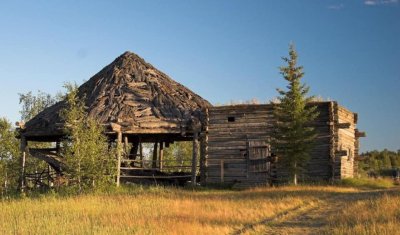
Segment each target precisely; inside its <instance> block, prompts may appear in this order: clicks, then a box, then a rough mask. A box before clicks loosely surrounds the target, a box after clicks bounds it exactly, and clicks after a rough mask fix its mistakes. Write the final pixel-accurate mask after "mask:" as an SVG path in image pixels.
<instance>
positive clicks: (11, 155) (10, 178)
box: [0, 118, 19, 195]
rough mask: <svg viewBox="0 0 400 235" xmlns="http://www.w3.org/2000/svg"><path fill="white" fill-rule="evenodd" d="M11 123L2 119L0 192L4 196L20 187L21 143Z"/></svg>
mask: <svg viewBox="0 0 400 235" xmlns="http://www.w3.org/2000/svg"><path fill="white" fill-rule="evenodd" d="M15 134H16V133H15V130H13V129H12V125H11V123H10V122H9V121H8V120H7V119H5V118H0V183H1V185H0V191H1V194H2V195H4V194H6V193H7V192H9V191H10V190H11V189H16V186H17V185H18V177H19V171H18V170H17V169H18V165H17V164H18V162H17V160H18V155H19V142H18V140H17V139H16V138H15Z"/></svg>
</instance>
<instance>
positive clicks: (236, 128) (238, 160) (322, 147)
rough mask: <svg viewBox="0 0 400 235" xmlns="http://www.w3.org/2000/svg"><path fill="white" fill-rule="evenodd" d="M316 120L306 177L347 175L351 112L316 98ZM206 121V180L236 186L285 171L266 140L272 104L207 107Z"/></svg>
mask: <svg viewBox="0 0 400 235" xmlns="http://www.w3.org/2000/svg"><path fill="white" fill-rule="evenodd" d="M312 105H316V106H317V111H318V112H319V116H318V118H317V119H316V120H315V121H314V122H313V123H312V126H313V127H314V128H315V130H316V131H317V133H318V136H317V138H316V142H315V146H314V148H313V150H312V152H311V159H310V161H309V162H308V166H307V170H306V174H305V175H304V176H303V178H304V180H307V181H327V180H330V179H333V178H334V179H342V178H347V177H353V176H354V174H355V164H356V163H355V161H354V159H355V157H356V156H357V155H358V149H359V141H358V138H359V137H361V136H363V135H364V134H363V133H360V132H358V130H357V128H356V124H357V114H356V113H353V112H351V111H349V110H347V109H346V108H344V107H342V106H340V105H338V104H337V102H333V101H332V102H316V103H313V104H312ZM206 120H207V123H206V126H207V127H206V136H207V137H206V140H207V151H206V157H205V159H206V163H205V165H206V167H205V169H206V172H205V174H206V183H208V184H213V183H218V184H219V183H224V184H232V185H236V186H238V187H247V186H254V185H266V184H270V183H271V182H273V181H277V182H279V181H280V179H282V178H283V176H284V175H285V169H282V168H281V167H280V165H279V156H274V155H273V152H272V151H271V148H270V146H269V144H268V142H269V139H270V135H271V132H272V130H273V123H274V117H273V105H272V104H267V105H235V106H220V107H211V108H209V109H208V115H207V119H206Z"/></svg>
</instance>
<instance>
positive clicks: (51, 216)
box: [0, 186, 400, 234]
mask: <svg viewBox="0 0 400 235" xmlns="http://www.w3.org/2000/svg"><path fill="white" fill-rule="evenodd" d="M0 211H1V216H0V234H266V233H267V234H269V233H275V234H321V233H325V234H332V233H333V234H399V233H400V231H399V230H398V228H400V191H399V190H398V189H396V188H392V189H373V190H371V189H369V190H366V189H355V188H350V187H330V186H298V187H294V186H287V187H278V188H256V189H251V190H246V191H232V190H209V189H207V190H205V189H199V190H189V189H175V188H163V187H150V188H141V187H136V188H122V189H120V190H119V191H118V192H113V193H109V194H107V193H102V194H91V195H81V196H73V197H60V196H56V195H53V196H52V195H46V196H42V197H39V198H34V199H29V198H24V199H9V200H3V201H1V202H0Z"/></svg>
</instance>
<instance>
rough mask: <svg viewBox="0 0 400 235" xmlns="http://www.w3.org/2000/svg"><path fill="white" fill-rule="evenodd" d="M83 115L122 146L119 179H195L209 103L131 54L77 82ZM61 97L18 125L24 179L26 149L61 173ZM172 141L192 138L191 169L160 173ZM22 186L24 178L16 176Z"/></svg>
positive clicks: (62, 124) (111, 140)
mask: <svg viewBox="0 0 400 235" xmlns="http://www.w3.org/2000/svg"><path fill="white" fill-rule="evenodd" d="M79 96H80V97H84V101H85V106H86V107H87V112H88V116H89V117H92V118H95V119H96V120H98V121H100V123H102V124H103V125H104V126H105V128H106V135H107V136H108V138H109V140H110V143H112V142H116V143H117V145H120V146H121V147H122V146H123V148H120V149H123V150H124V151H123V152H120V153H119V154H118V171H119V174H118V175H119V176H118V179H117V184H119V183H120V181H121V180H128V179H142V178H151V179H156V178H162V179H166V178H173V177H177V178H183V179H188V180H191V181H192V183H193V184H195V183H196V178H197V174H198V167H197V158H198V156H197V155H198V150H197V143H198V137H199V133H200V132H201V122H202V119H203V116H202V110H203V109H205V108H209V107H211V105H210V103H209V102H208V101H206V100H204V99H203V98H201V97H200V96H198V95H197V94H195V93H194V92H192V91H191V90H189V89H188V88H186V87H184V86H183V85H181V84H179V83H177V82H175V81H174V80H172V79H171V78H169V77H168V76H167V75H165V74H164V73H162V72H160V71H159V70H157V69H156V68H154V67H153V66H152V65H151V64H149V63H146V62H145V61H144V60H143V59H142V58H140V57H139V56H137V55H136V54H134V53H131V52H126V53H124V54H122V55H121V56H120V57H118V58H117V59H115V61H113V62H112V63H111V64H109V65H108V66H106V67H105V68H103V69H102V70H101V71H100V72H99V73H97V74H96V75H94V76H93V77H92V78H90V80H89V81H87V82H86V83H84V84H83V85H82V86H80V87H79ZM64 107H66V102H65V101H61V102H59V103H57V104H55V105H53V106H51V107H49V108H47V109H45V110H44V111H42V112H41V113H39V114H38V115H37V116H36V117H34V118H33V119H32V120H30V121H29V122H27V123H26V125H25V126H21V128H20V139H21V150H22V157H21V159H22V160H21V175H22V176H23V177H22V179H25V176H26V173H25V158H26V156H27V155H26V153H28V152H29V153H30V156H32V157H36V158H39V159H42V160H44V161H46V162H47V163H48V164H49V165H50V166H51V167H52V169H53V170H54V171H56V172H57V173H59V174H61V171H62V168H63V166H62V165H63V163H62V162H63V159H62V156H60V155H59V148H60V141H61V140H62V139H63V138H64V137H65V131H64V123H63V120H62V118H61V117H60V111H61V110H62V109H63V108H64ZM29 141H35V142H38V141H39V142H50V143H55V144H53V145H55V146H57V147H56V148H53V149H29V148H28V142H29ZM175 141H193V143H194V146H195V147H196V148H195V149H194V151H193V153H194V154H193V162H192V165H193V167H192V172H191V173H190V172H189V174H187V175H173V174H172V175H171V174H164V173H162V171H163V162H164V160H163V150H164V147H167V146H169V144H171V143H173V142H175ZM142 143H153V144H154V145H153V146H154V153H153V159H151V160H150V161H151V164H150V165H149V164H146V162H145V160H144V159H143V149H142ZM21 188H24V180H22V181H21Z"/></svg>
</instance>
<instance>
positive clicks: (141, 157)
mask: <svg viewBox="0 0 400 235" xmlns="http://www.w3.org/2000/svg"><path fill="white" fill-rule="evenodd" d="M139 154H140V167H141V168H143V145H142V140H141V139H140V138H139Z"/></svg>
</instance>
